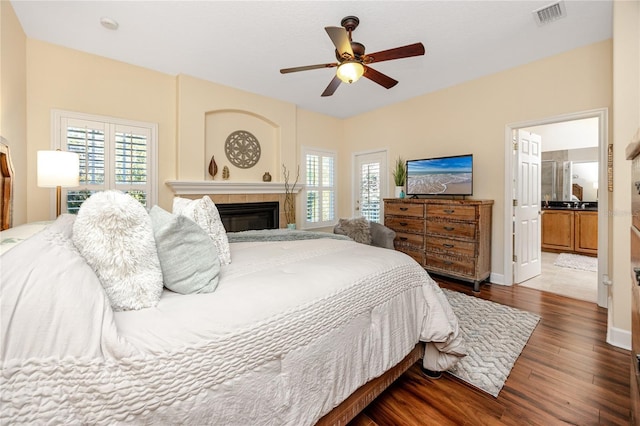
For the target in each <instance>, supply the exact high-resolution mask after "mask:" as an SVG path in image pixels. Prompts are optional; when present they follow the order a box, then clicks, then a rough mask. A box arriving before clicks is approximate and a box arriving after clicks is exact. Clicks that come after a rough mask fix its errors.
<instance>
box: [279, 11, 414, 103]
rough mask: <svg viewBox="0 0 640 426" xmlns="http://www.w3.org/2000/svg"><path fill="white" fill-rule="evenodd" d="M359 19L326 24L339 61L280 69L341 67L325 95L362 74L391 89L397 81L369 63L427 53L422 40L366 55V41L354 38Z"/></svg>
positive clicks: (352, 17)
mask: <svg viewBox="0 0 640 426" xmlns="http://www.w3.org/2000/svg"><path fill="white" fill-rule="evenodd" d="M359 23H360V20H359V19H358V17H357V16H347V17H345V18H343V19H342V21H341V22H340V25H342V27H325V28H324V29H325V30H326V31H327V34H329V37H330V38H331V41H332V42H333V44H334V45H335V46H336V58H337V59H338V62H331V63H328V64H318V65H307V66H303V67H294V68H283V69H281V70H280V73H281V74H288V73H291V72H298V71H308V70H315V69H319V68H334V67H338V69H337V70H336V75H335V76H334V77H333V80H331V82H330V83H329V85H328V86H327V88H326V89H324V92H322V96H331V95H333V93H334V92H335V91H336V89H337V88H338V86H339V85H340V82H344V83H355V82H356V81H358V79H359V78H360V77H363V76H364V77H366V78H368V79H369V80H371V81H374V82H376V83H378V84H379V85H381V86H382V87H385V88H387V89H391V88H392V87H393V86H395V85H396V84H398V81H397V80H394V79H393V78H391V77H389V76H387V75H385V74H382V73H381V72H380V71H376V70H374V69H373V68H371V67H370V66H369V64H371V63H374V62H382V61H390V60H392V59H401V58H409V57H411V56H420V55H424V52H425V50H424V46H423V44H422V43H414V44H409V45H407V46H402V47H396V48H394V49H389V50H382V51H380V52H376V53H371V54H368V55H366V54H365V53H364V50H365V48H364V45H363V44H362V43H358V42H357V41H353V40H352V39H351V32H352V31H353V30H355V29H356V28H357V27H358V24H359Z"/></svg>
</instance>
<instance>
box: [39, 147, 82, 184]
mask: <svg viewBox="0 0 640 426" xmlns="http://www.w3.org/2000/svg"><path fill="white" fill-rule="evenodd" d="M79 170H80V156H79V155H78V154H76V153H75V152H68V151H38V186H40V187H43V188H55V187H56V186H63V187H71V186H78V185H80V181H79V180H80V178H79V176H80V171H79Z"/></svg>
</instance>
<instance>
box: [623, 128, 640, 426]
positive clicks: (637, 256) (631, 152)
mask: <svg viewBox="0 0 640 426" xmlns="http://www.w3.org/2000/svg"><path fill="white" fill-rule="evenodd" d="M626 154H627V159H628V160H631V161H632V166H631V173H632V176H631V213H632V216H631V217H632V219H631V424H635V425H640V129H639V130H638V133H636V136H635V138H634V141H633V143H632V144H631V145H629V146H628V147H627V152H626Z"/></svg>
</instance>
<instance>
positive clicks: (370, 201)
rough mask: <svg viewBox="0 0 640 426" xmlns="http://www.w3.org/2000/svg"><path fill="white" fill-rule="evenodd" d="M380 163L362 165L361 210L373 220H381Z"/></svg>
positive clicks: (366, 216)
mask: <svg viewBox="0 0 640 426" xmlns="http://www.w3.org/2000/svg"><path fill="white" fill-rule="evenodd" d="M380 178H381V176H380V163H379V162H371V163H364V164H361V166H360V211H361V213H362V216H364V217H365V218H366V219H367V220H369V221H371V222H378V223H379V222H380V205H381V197H380Z"/></svg>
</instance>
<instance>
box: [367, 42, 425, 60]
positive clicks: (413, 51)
mask: <svg viewBox="0 0 640 426" xmlns="http://www.w3.org/2000/svg"><path fill="white" fill-rule="evenodd" d="M424 52H425V50H424V45H423V44H422V43H414V44H408V45H406V46H402V47H396V48H394V49H389V50H382V51H380V52H376V53H371V54H368V55H366V59H365V62H366V63H368V64H369V63H372V62H382V61H390V60H392V59H400V58H410V57H411V56H420V55H424Z"/></svg>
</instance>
